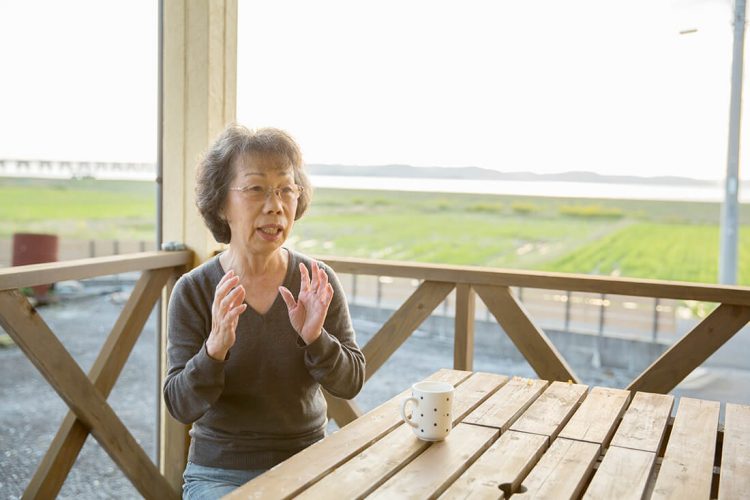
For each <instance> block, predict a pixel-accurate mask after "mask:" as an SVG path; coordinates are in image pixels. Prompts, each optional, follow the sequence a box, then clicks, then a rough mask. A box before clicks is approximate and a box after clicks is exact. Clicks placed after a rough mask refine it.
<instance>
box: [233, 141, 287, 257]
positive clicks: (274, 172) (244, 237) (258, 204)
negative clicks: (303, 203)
mask: <svg viewBox="0 0 750 500" xmlns="http://www.w3.org/2000/svg"><path fill="white" fill-rule="evenodd" d="M232 168H233V170H234V179H233V180H232V182H231V183H230V185H229V191H228V193H227V199H226V201H225V203H224V210H223V215H224V217H225V218H226V220H227V223H228V224H229V227H230V229H231V230H232V237H231V240H230V242H229V244H230V245H231V246H232V248H234V249H235V250H239V251H245V252H249V253H251V254H260V255H268V254H271V253H273V252H275V251H277V250H278V249H279V248H281V245H283V244H284V242H285V241H286V239H287V238H288V237H289V234H290V233H291V231H292V226H294V216H295V213H296V212H297V198H298V191H297V189H298V188H297V186H296V184H295V183H294V174H293V170H292V167H291V165H288V164H287V163H286V162H284V161H282V160H281V159H279V158H276V157H274V156H271V155H257V154H253V155H243V156H240V157H238V158H237V159H235V161H234V162H233V165H232Z"/></svg>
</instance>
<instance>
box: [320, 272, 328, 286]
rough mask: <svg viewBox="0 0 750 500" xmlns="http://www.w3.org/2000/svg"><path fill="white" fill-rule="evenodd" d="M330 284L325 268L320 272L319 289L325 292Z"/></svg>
mask: <svg viewBox="0 0 750 500" xmlns="http://www.w3.org/2000/svg"><path fill="white" fill-rule="evenodd" d="M327 284H328V273H327V272H325V270H324V269H323V268H320V269H319V270H318V289H319V290H325V288H326V285H327Z"/></svg>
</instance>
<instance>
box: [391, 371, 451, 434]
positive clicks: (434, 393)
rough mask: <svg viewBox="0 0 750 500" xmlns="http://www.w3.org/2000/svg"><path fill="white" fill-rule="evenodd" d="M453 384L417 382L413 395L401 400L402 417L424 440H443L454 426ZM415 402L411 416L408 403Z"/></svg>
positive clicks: (413, 386) (412, 387)
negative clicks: (407, 413) (408, 413)
mask: <svg viewBox="0 0 750 500" xmlns="http://www.w3.org/2000/svg"><path fill="white" fill-rule="evenodd" d="M453 391H454V389H453V386H452V385H451V384H449V383H448V382H433V381H426V382H417V383H416V384H414V385H412V386H411V397H410V398H406V399H405V400H403V401H402V402H401V418H403V419H404V422H406V423H407V424H409V425H411V426H412V431H414V434H415V435H416V436H417V437H418V438H419V439H423V440H424V441H442V440H443V439H445V438H446V436H448V433H449V432H450V431H451V427H453V411H452V407H453ZM409 402H413V403H414V405H415V406H414V409H413V410H412V413H411V418H408V417H407V416H406V405H407V404H408V403H409Z"/></svg>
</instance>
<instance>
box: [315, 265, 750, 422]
mask: <svg viewBox="0 0 750 500" xmlns="http://www.w3.org/2000/svg"><path fill="white" fill-rule="evenodd" d="M322 260H323V261H325V262H326V263H327V264H328V265H330V266H331V267H333V268H334V269H335V270H336V272H337V273H339V274H356V275H373V276H389V277H394V278H410V279H417V280H421V284H420V285H419V287H418V288H417V289H416V290H415V291H414V293H412V294H411V296H410V297H409V298H407V299H406V301H405V302H404V303H403V304H402V305H401V307H399V308H398V309H397V310H396V311H395V312H394V313H393V315H392V316H391V317H390V319H388V320H387V321H386V322H385V323H384V324H383V326H382V327H381V328H380V330H378V332H377V333H376V334H375V335H374V336H373V337H372V338H371V339H370V341H369V342H368V343H367V345H365V346H364V347H363V351H364V354H365V358H366V359H367V379H369V378H371V377H372V375H373V374H374V373H375V372H377V370H378V369H379V368H380V367H381V366H383V364H384V363H385V362H386V361H387V360H388V358H389V357H390V356H391V355H392V354H393V353H394V352H395V351H396V350H397V349H398V348H399V347H400V346H401V344H403V343H404V342H405V341H406V340H407V339H408V338H409V336H410V335H411V334H412V333H413V332H414V331H415V330H416V329H417V328H418V327H419V325H420V324H421V323H422V322H423V321H424V320H425V319H427V318H428V317H429V316H430V314H431V313H432V311H433V310H434V309H435V308H436V307H437V306H438V305H439V304H440V303H441V302H443V300H444V299H445V298H446V297H447V295H448V294H449V293H450V292H451V291H452V290H453V289H455V290H456V298H455V302H456V311H455V337H454V350H453V367H454V368H455V369H459V370H471V369H472V364H473V353H474V308H475V301H476V296H477V295H478V296H479V298H480V299H481V300H482V301H483V302H484V304H485V306H486V307H487V309H488V310H489V311H490V312H491V313H492V315H493V316H494V317H495V319H496V320H497V322H498V323H499V324H500V326H501V327H502V329H503V330H504V331H505V333H506V334H507V335H508V337H510V339H511V340H512V341H513V343H514V344H515V345H516V347H517V348H518V350H519V351H520V352H521V354H522V355H523V356H524V357H525V358H526V360H527V361H528V363H529V365H530V366H531V367H532V368H533V369H534V371H535V372H536V373H537V375H539V377H540V378H543V379H546V380H561V381H568V380H570V381H572V382H579V379H578V377H577V376H576V374H575V373H574V372H573V370H572V368H571V367H570V365H569V364H568V363H567V362H566V360H565V359H564V358H563V357H562V356H561V355H560V353H559V352H558V351H557V349H555V347H554V346H553V345H552V343H551V342H550V340H549V338H548V337H547V335H546V334H545V333H544V331H543V330H542V329H541V328H539V327H538V326H537V325H536V324H535V323H534V320H533V318H532V317H531V316H530V315H529V313H528V311H527V310H526V309H525V308H524V306H523V304H522V303H521V301H520V300H518V298H517V297H516V296H515V295H514V294H513V292H512V291H511V287H522V288H538V289H547V290H565V291H570V292H593V293H600V294H607V295H626V296H637V297H651V298H667V299H678V300H695V301H705V302H714V303H719V306H718V307H717V308H716V309H715V310H714V311H713V312H712V313H711V314H710V315H708V316H707V317H706V318H705V319H704V320H703V321H702V322H700V323H699V324H698V325H697V326H695V328H693V329H692V330H691V331H690V332H688V334H686V335H685V336H684V337H682V338H681V339H679V340H678V341H677V342H675V343H674V344H673V345H672V346H671V347H670V348H669V349H667V351H666V352H664V353H663V354H662V355H661V356H660V357H659V358H657V359H656V360H655V361H654V362H653V363H652V364H651V365H650V366H649V367H648V368H646V369H645V370H644V371H643V373H641V374H640V375H638V376H637V377H636V378H635V379H634V380H633V381H632V382H631V383H630V384H629V385H628V386H627V389H630V390H635V391H646V392H656V393H667V392H669V391H671V390H672V389H674V388H675V387H676V386H677V385H678V384H679V383H680V382H681V381H682V380H683V379H684V378H685V377H686V376H687V375H688V374H690V372H692V371H693V370H694V369H695V368H697V367H698V366H700V365H701V364H702V363H703V362H704V361H705V360H706V359H707V358H708V357H709V356H711V354H713V353H714V352H715V351H716V350H717V349H718V348H719V347H721V346H722V345H723V344H724V343H725V342H726V341H727V340H729V339H730V338H731V337H732V336H733V335H734V334H735V333H737V331H739V330H740V329H741V328H742V327H743V326H745V325H746V324H747V323H748V321H750V288H748V287H738V286H715V285H704V284H693V283H680V282H666V281H655V280H638V279H628V278H609V277H600V276H589V275H574V274H560V273H542V272H530V271H508V270H498V269H492V268H481V267H461V266H447V265H431V264H416V263H394V262H386V261H375V260H361V259H344V258H338V257H322ZM327 399H328V400H329V413H330V414H331V416H332V417H333V418H335V419H336V421H337V423H338V424H339V425H344V424H346V423H348V422H350V421H351V420H353V419H354V418H356V417H357V416H358V415H361V413H362V412H361V410H360V409H359V408H358V407H357V405H356V403H355V402H354V401H353V400H351V401H343V400H336V399H335V398H333V397H330V396H327Z"/></svg>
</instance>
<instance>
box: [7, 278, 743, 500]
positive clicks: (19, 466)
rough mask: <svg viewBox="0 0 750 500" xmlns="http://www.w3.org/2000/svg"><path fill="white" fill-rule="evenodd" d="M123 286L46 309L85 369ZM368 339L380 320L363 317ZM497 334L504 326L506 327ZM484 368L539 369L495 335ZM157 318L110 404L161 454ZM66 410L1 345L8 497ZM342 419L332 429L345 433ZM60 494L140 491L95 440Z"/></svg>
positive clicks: (438, 363) (609, 375) (397, 375)
mask: <svg viewBox="0 0 750 500" xmlns="http://www.w3.org/2000/svg"><path fill="white" fill-rule="evenodd" d="M126 298H127V297H126V295H125V294H123V293H106V294H103V295H97V296H93V297H89V298H85V299H81V300H75V301H69V302H66V303H64V304H58V305H54V306H47V307H44V308H39V311H40V314H41V315H42V317H43V318H44V319H45V321H47V323H48V324H49V325H50V326H51V328H52V329H53V331H54V332H56V334H57V335H58V336H59V338H60V339H61V341H62V342H63V343H64V345H65V346H66V348H67V349H68V350H69V351H70V352H71V354H72V355H73V357H74V358H75V359H76V361H77V362H78V363H79V364H80V365H81V367H82V368H83V369H84V371H88V369H89V367H90V366H91V364H92V363H93V361H94V359H95V358H96V356H97V354H98V352H99V349H100V347H101V345H102V344H103V342H104V340H105V338H106V336H107V334H108V333H109V330H110V328H111V326H112V325H113V323H114V321H115V318H116V316H117V314H118V313H119V311H120V309H121V308H122V304H123V301H124V300H126ZM355 326H356V328H357V331H358V335H359V337H358V340H359V343H360V345H364V344H365V343H366V342H367V340H368V339H369V338H370V337H371V336H372V334H373V332H374V331H375V330H376V329H377V327H378V326H379V325H377V324H374V323H369V322H366V321H363V320H355ZM497 334H500V332H499V331H498V332H497ZM480 344H481V346H482V348H481V349H477V353H476V359H475V369H476V370H482V371H490V372H495V373H504V374H509V375H519V376H526V377H533V376H534V373H533V371H532V370H531V368H530V367H529V366H528V364H526V363H525V362H520V363H519V362H513V361H510V360H509V359H508V357H507V353H503V352H501V350H500V349H499V347H495V344H493V342H492V338H489V339H487V338H478V339H477V345H480ZM155 346H156V343H155V320H154V318H153V317H152V318H151V319H150V320H149V322H148V324H147V326H146V328H145V329H144V332H143V334H142V335H141V338H140V339H139V341H138V343H137V344H136V346H135V349H134V352H133V354H132V355H131V357H130V359H129V360H128V363H127V364H126V366H125V368H124V370H123V373H122V375H121V376H120V380H119V381H118V383H117V385H116V386H115V388H114V390H113V391H112V394H111V396H110V398H109V402H110V404H111V405H112V407H113V408H114V410H115V411H116V412H117V414H118V415H119V416H120V418H121V419H122V420H123V421H124V422H125V424H126V425H127V427H128V428H129V429H130V431H131V432H132V434H133V435H134V437H135V438H136V439H137V440H138V442H139V443H141V445H142V446H143V447H144V449H145V450H146V452H147V453H148V454H149V455H150V456H151V457H153V456H154V454H155V445H154V441H155V422H156V412H155V404H156V398H157V397H158V396H157V387H156V384H157V382H156V355H155V349H156V347H155ZM452 349H453V346H452V342H451V340H450V339H449V338H448V337H441V336H437V337H436V336H435V335H433V334H430V333H428V332H425V331H421V330H418V331H417V332H415V334H414V335H413V336H412V337H411V338H410V339H409V340H407V342H406V343H405V344H404V345H403V346H402V348H401V349H399V350H398V351H397V352H396V353H395V354H394V355H393V356H392V358H391V359H390V360H389V361H388V362H387V363H386V364H385V365H384V366H383V367H382V368H381V370H380V371H378V372H377V373H376V374H375V375H374V376H373V378H372V379H371V380H370V382H368V384H367V385H366V387H365V388H364V389H363V391H362V393H361V394H360V396H359V397H358V403H359V404H360V406H362V407H363V409H365V410H369V409H371V408H373V407H375V406H377V405H378V404H380V403H381V402H383V401H385V400H387V399H388V398H390V397H392V396H393V395H395V394H397V393H399V392H401V391H402V390H403V389H404V388H405V387H406V386H408V385H409V384H411V383H412V382H414V381H416V380H419V379H420V378H422V377H424V376H426V375H428V374H430V373H432V372H434V371H435V370H437V369H439V368H441V367H449V366H451V365H452V363H453V350H452ZM573 368H574V370H575V371H576V373H578V374H579V376H581V378H582V379H583V381H584V382H585V383H588V384H596V385H605V386H619V387H622V386H624V385H625V384H626V383H627V381H629V380H631V379H632V377H633V376H634V375H635V374H633V373H627V372H626V371H624V370H615V369H608V368H606V367H604V368H601V369H600V368H594V367H592V366H591V365H590V363H579V364H574V366H573ZM688 382H689V383H688V384H686V386H685V387H684V388H683V389H680V390H679V391H677V392H678V393H679V394H684V395H692V396H694V397H704V398H707V399H721V400H724V401H726V400H731V401H737V402H744V403H745V404H750V389H749V388H750V372H748V371H742V370H716V369H710V370H708V371H706V372H704V373H699V374H697V376H695V377H694V378H693V379H691V380H690V381H688ZM65 411H66V406H65V404H64V403H63V402H62V400H61V399H60V398H59V397H58V396H57V395H56V394H55V393H54V392H53V390H52V389H51V388H49V386H48V385H47V384H46V382H45V381H44V380H43V379H42V378H41V376H40V375H39V373H38V372H37V371H36V369H35V368H34V367H33V366H32V365H31V363H30V362H29V361H28V360H27V359H26V358H25V356H24V355H23V353H22V352H20V350H19V349H18V348H16V347H9V348H3V349H0V498H3V499H4V498H18V497H20V495H21V494H22V492H23V489H24V488H25V486H26V484H28V482H29V480H30V478H31V476H32V474H33V472H34V470H35V468H36V466H37V464H38V463H39V461H40V459H41V457H42V456H43V454H44V453H45V452H46V450H47V447H48V446H49V443H50V441H51V440H52V437H53V436H54V433H55V432H56V431H57V427H58V426H59V423H60V421H61V420H62V418H63V416H64V414H65ZM335 428H336V426H335V424H333V423H332V424H331V425H330V430H331V431H335ZM60 498H63V499H65V498H71V499H72V498H76V499H81V498H86V499H88V498H118V499H119V498H140V496H139V495H138V493H137V491H136V490H135V489H134V488H133V487H132V485H130V483H129V481H128V480H127V479H126V478H125V477H124V476H123V474H122V473H121V472H120V471H119V469H118V468H117V467H116V466H115V465H114V463H113V462H112V460H111V459H110V458H109V457H108V456H107V455H106V454H105V453H104V452H103V451H102V449H101V448H100V447H99V445H98V444H97V443H96V442H95V441H94V440H93V439H91V438H90V439H89V440H88V441H87V443H86V445H85V446H84V449H83V451H82V452H81V455H80V456H79V459H78V461H77V462H76V465H75V466H74V468H73V471H72V472H71V474H70V476H69V477H68V479H67V481H66V483H65V485H64V486H63V489H62V491H61V493H60Z"/></svg>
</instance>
